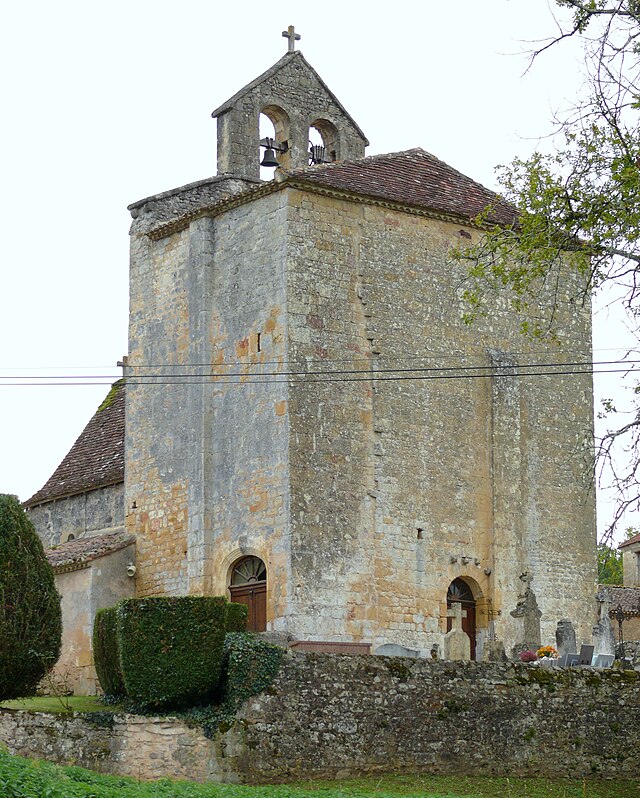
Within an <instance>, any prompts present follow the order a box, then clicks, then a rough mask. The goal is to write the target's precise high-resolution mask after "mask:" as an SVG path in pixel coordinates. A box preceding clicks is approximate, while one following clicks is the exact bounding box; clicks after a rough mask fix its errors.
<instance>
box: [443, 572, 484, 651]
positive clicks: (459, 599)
mask: <svg viewBox="0 0 640 798" xmlns="http://www.w3.org/2000/svg"><path fill="white" fill-rule="evenodd" d="M453 604H461V605H462V631H463V632H466V633H467V635H468V636H469V640H470V641H471V659H475V658H476V632H477V623H476V615H477V600H476V596H475V595H474V593H473V590H472V588H471V586H470V584H469V583H468V582H467V581H466V580H465V579H463V578H461V577H458V578H457V579H454V580H453V582H451V584H450V585H449V589H448V590H447V632H450V631H451V629H452V628H453V618H452V617H450V616H449V610H450V609H451V607H452V605H453Z"/></svg>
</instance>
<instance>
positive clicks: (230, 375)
mask: <svg viewBox="0 0 640 798" xmlns="http://www.w3.org/2000/svg"><path fill="white" fill-rule="evenodd" d="M638 363H640V360H630V361H591V362H585V361H575V362H551V363H523V364H509V363H499V364H491V365H486V366H485V365H478V366H433V367H425V368H395V369H392V368H388V369H378V368H370V369H343V370H328V371H312V370H306V371H271V372H254V373H250V372H227V373H212V372H209V373H206V374H190V373H184V372H183V373H173V374H171V373H170V374H160V373H158V374H145V375H141V376H135V375H133V376H127V377H126V378H125V379H126V381H127V382H128V383H129V384H131V385H198V384H205V383H215V384H221V385H253V384H265V383H272V384H277V383H287V384H289V385H292V386H295V385H301V384H307V383H319V382H325V383H327V382H328V383H340V382H370V381H373V382H399V381H403V382H405V381H411V380H414V381H415V380H420V381H425V380H459V379H486V378H487V377H500V378H503V377H552V376H570V375H578V374H593V375H598V374H617V373H624V372H627V373H628V372H633V371H634V370H635V369H634V368H633V366H634V365H635V364H638ZM248 365H261V364H248ZM602 366H621V368H602ZM175 368H178V367H175ZM115 379H117V377H115ZM0 380H6V381H0V386H2V385H4V386H7V387H9V386H22V387H26V386H34V387H37V386H39V387H54V386H74V387H77V386H82V385H87V386H90V385H93V386H98V385H104V386H109V385H110V384H111V382H112V381H113V380H114V375H106V374H105V375H91V376H87V377H86V378H81V379H80V380H79V381H78V376H77V375H66V376H58V377H54V376H47V377H45V376H42V377H32V378H30V379H29V380H27V381H25V380H24V379H23V380H22V381H20V382H18V381H11V380H15V378H13V377H0ZM58 380H59V381H58ZM102 380H105V381H102ZM106 380H108V382H107V381H106Z"/></svg>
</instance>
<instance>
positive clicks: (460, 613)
mask: <svg viewBox="0 0 640 798" xmlns="http://www.w3.org/2000/svg"><path fill="white" fill-rule="evenodd" d="M466 617H467V611H466V610H463V609H462V604H460V603H459V602H457V601H456V602H455V604H452V605H451V607H450V608H449V609H448V610H447V618H453V620H452V621H451V628H452V629H462V619H463V618H466Z"/></svg>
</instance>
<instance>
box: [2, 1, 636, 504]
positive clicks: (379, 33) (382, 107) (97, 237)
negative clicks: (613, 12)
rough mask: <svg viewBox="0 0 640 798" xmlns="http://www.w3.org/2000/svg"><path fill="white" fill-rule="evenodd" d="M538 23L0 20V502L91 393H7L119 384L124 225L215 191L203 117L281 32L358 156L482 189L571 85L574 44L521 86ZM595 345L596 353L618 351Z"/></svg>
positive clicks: (476, 6) (430, 16)
mask: <svg viewBox="0 0 640 798" xmlns="http://www.w3.org/2000/svg"><path fill="white" fill-rule="evenodd" d="M552 10H553V11H554V12H555V11H557V9H556V8H555V4H553V3H550V4H549V3H547V0H484V2H478V0H457V1H456V2H441V1H439V2H435V1H434V0H395V2H394V3H389V2H385V3H382V2H379V0H378V1H377V2H369V3H367V4H364V3H360V2H349V3H348V2H346V1H345V0H342V2H335V0H325V1H324V2H321V3H313V2H311V3H308V2H304V3H303V2H299V1H298V2H293V1H292V0H280V2H278V3H275V4H271V5H269V4H266V5H265V4H264V3H259V2H257V1H256V0H239V2H235V3H221V2H216V3H214V2H211V1H210V2H204V1H203V0H181V2H180V3H177V2H176V0H171V1H170V2H169V1H168V0H126V1H125V0H111V2H109V3H95V2H87V0H82V1H81V2H80V1H77V0H57V2H55V3H54V2H50V0H21V2H19V3H18V2H14V3H11V4H5V6H4V9H3V13H2V30H1V31H0V69H1V72H2V74H3V75H4V86H3V91H2V112H3V113H2V117H3V124H2V131H1V133H0V175H1V178H2V186H1V197H0V202H1V203H2V207H1V209H0V210H1V216H0V218H1V219H2V223H3V229H4V234H3V244H2V248H1V250H0V253H1V255H0V257H1V258H2V271H1V282H0V291H1V294H0V296H1V304H0V308H1V310H0V377H3V378H6V377H9V376H15V377H16V379H15V380H13V379H11V380H7V379H0V492H8V493H16V494H17V495H18V496H19V497H20V498H21V499H23V500H24V499H27V498H28V497H29V496H30V495H31V494H32V493H34V492H35V491H36V490H38V489H39V488H40V487H41V486H42V485H43V483H44V482H45V481H46V479H47V478H48V477H49V476H50V474H51V473H52V472H53V470H54V469H55V467H56V466H57V465H58V463H59V462H60V461H61V459H62V458H63V457H64V455H65V454H66V452H67V451H68V450H69V448H70V447H71V445H72V444H73V442H74V440H75V439H76V437H77V436H78V435H79V434H80V432H81V431H82V429H83V427H84V425H85V424H86V423H87V421H88V420H89V419H90V417H91V416H92V414H93V412H94V411H95V409H96V407H97V406H98V405H99V404H100V402H101V400H102V398H103V397H104V395H105V394H106V392H107V388H106V387H104V386H93V387H91V386H86V385H83V386H73V387H70V386H67V387H33V386H30V387H10V386H8V385H6V384H5V383H7V382H10V381H11V382H13V381H20V380H21V379H22V378H24V377H26V376H33V375H50V376H60V375H70V374H74V373H76V371H77V370H78V369H81V371H80V372H79V373H82V374H84V375H86V374H101V375H108V374H112V375H113V376H114V378H115V377H117V376H118V375H119V370H118V369H117V368H115V364H116V361H117V360H119V359H120V358H121V357H122V355H124V354H125V353H126V350H127V307H128V294H127V292H128V283H127V278H128V275H127V271H128V227H129V222H130V217H129V214H128V212H127V210H126V206H127V205H128V204H129V203H131V202H133V201H135V200H138V199H140V198H142V197H145V196H148V195H150V194H154V193H157V192H159V191H164V190H167V189H170V188H174V187H176V186H180V185H183V184H185V183H188V182H191V181H194V180H199V179H202V178H205V177H208V176H210V175H213V174H214V173H215V121H214V120H212V119H211V118H210V112H211V111H212V110H213V108H215V107H217V106H218V105H219V104H220V103H221V102H223V101H224V100H226V99H227V98H228V97H230V96H231V95H232V94H234V93H235V92H236V91H237V90H238V89H240V88H241V87H242V86H244V85H245V84H246V83H247V82H249V81H250V80H252V79H253V78H254V77H257V75H259V74H260V73H261V72H263V71H264V70H265V69H267V68H268V67H269V66H271V65H272V64H273V63H275V61H277V60H278V59H279V58H280V57H281V55H282V54H283V53H284V52H285V50H286V40H285V39H283V38H282V37H281V35H280V33H281V31H282V30H284V29H285V28H286V27H287V26H288V25H290V24H295V26H296V30H297V31H298V32H300V33H301V35H302V40H301V41H300V42H299V43H298V49H301V50H302V51H303V52H304V54H305V57H306V58H307V60H308V61H309V62H310V63H311V64H312V65H313V66H314V67H315V68H316V69H317V70H318V72H319V73H320V75H322V77H323V79H324V80H325V81H326V83H327V84H328V85H329V87H330V88H331V89H332V91H333V92H334V93H335V94H336V95H337V96H338V98H339V99H340V100H341V102H342V103H343V104H344V105H345V107H346V108H347V110H348V111H349V112H350V113H351V115H352V116H353V117H354V119H355V120H356V121H357V122H358V124H359V125H360V127H361V128H362V129H363V130H364V132H365V133H366V135H367V136H368V137H369V139H370V141H371V146H370V148H369V150H368V154H374V153H378V152H393V151H398V150H403V149H407V148H410V147H416V146H421V147H423V148H424V149H426V150H428V151H430V152H432V153H434V154H435V155H437V156H438V157H439V158H441V159H443V160H444V161H446V162H448V163H450V164H451V165H452V166H454V167H455V168H457V169H459V170H460V171H462V172H464V173H465V174H468V175H469V176H470V177H473V178H474V179H476V180H479V181H480V182H482V183H484V184H485V185H487V186H489V187H492V188H495V187H496V184H495V180H494V171H493V169H494V166H495V165H496V164H498V163H506V162H508V161H510V160H511V159H512V158H513V157H514V156H515V155H521V156H526V155H527V154H528V153H529V152H530V151H531V150H532V149H533V148H535V147H536V146H538V145H539V144H540V141H539V139H538V138H537V137H538V136H544V135H545V134H547V133H548V132H549V131H550V129H551V126H550V122H549V120H550V119H551V116H552V114H553V111H554V110H556V109H562V108H563V107H566V106H567V105H568V104H569V103H570V102H571V100H572V98H573V97H574V96H575V94H576V91H577V88H578V87H579V85H580V83H581V78H580V74H579V68H580V67H579V64H580V62H579V51H578V49H577V48H576V47H575V46H574V45H573V44H572V43H571V42H570V43H568V44H567V45H566V46H563V47H561V48H557V49H554V50H552V51H551V52H549V53H548V54H546V55H545V56H543V57H542V58H541V59H540V60H539V61H537V62H536V64H535V65H534V67H533V69H532V70H530V71H529V72H528V73H527V74H523V73H524V71H525V69H526V66H527V59H526V57H525V56H524V55H523V54H522V53H523V52H524V51H526V50H527V49H528V47H529V45H528V44H527V40H533V39H539V38H544V37H546V36H548V35H549V34H551V33H552V32H553V30H554V23H553V19H552V16H551V11H552ZM543 146H549V145H548V143H545V144H543ZM607 330H608V332H607V337H606V338H600V339H598V340H597V342H596V346H597V347H606V346H616V345H619V344H620V343H621V341H620V340H619V338H618V332H617V331H616V330H615V329H613V325H612V323H611V322H610V321H609V322H608V323H607ZM610 392H611V391H610V390H609V389H605V393H610Z"/></svg>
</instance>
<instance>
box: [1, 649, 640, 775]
mask: <svg viewBox="0 0 640 798" xmlns="http://www.w3.org/2000/svg"><path fill="white" fill-rule="evenodd" d="M639 724H640V679H639V677H638V674H637V673H636V672H634V671H630V672H620V671H615V670H611V671H595V670H593V669H591V668H586V669H579V668H574V669H558V670H547V669H542V668H539V667H536V666H533V665H523V664H487V663H475V662H469V663H461V662H457V663H456V662H431V661H427V660H410V659H400V658H390V657H367V656H349V655H327V654H291V653H290V654H288V655H287V656H286V657H285V661H284V663H283V666H282V669H281V671H280V673H279V674H278V676H277V677H276V680H275V682H274V683H273V684H272V685H271V686H270V688H269V689H268V690H267V691H265V692H264V693H262V694H261V695H259V696H255V697H254V698H252V699H250V700H249V701H248V702H247V703H246V704H245V705H244V707H243V708H242V709H241V711H240V713H239V716H238V720H237V722H236V723H235V724H233V726H231V728H230V729H228V730H227V731H224V732H218V734H217V736H216V739H215V740H207V739H206V738H205V737H204V736H203V734H202V733H201V731H200V730H198V729H197V728H188V727H186V726H185V725H184V724H183V723H182V722H180V721H176V720H175V719H170V718H164V719H163V718H155V719H154V718H141V717H137V716H130V715H129V716H127V715H119V716H116V717H113V716H110V715H108V714H106V713H98V714H96V715H93V716H91V715H89V716H86V718H84V719H83V718H82V717H81V716H75V717H74V716H67V717H64V716H62V717H61V716H55V715H43V714H39V713H36V714H32V713H22V712H16V711H9V710H4V709H0V742H2V743H3V744H4V745H6V746H7V747H8V748H9V750H10V751H11V752H12V753H18V754H22V755H24V756H35V757H42V758H45V759H51V760H53V761H58V762H64V763H75V764H79V765H83V766H86V767H92V768H95V769H97V770H100V771H102V772H106V773H116V774H124V775H132V776H137V777H140V778H159V777H162V776H169V777H172V778H189V779H194V780H199V781H208V780H212V781H243V782H254V783H255V782H267V781H268V782H278V781H281V782H283V781H293V780H299V779H308V778H325V777H326V778H343V777H351V776H355V775H358V774H364V773H376V772H379V773H385V772H394V773H412V772H430V773H461V774H469V775H477V774H482V775H487V774H494V775H503V776H504V775H510V774H513V775H530V776H560V777H563V776H564V777H571V778H576V777H581V776H586V777H589V776H602V777H613V776H616V777H618V778H628V779H633V778H640V748H638V744H637V729H638V725H639Z"/></svg>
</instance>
